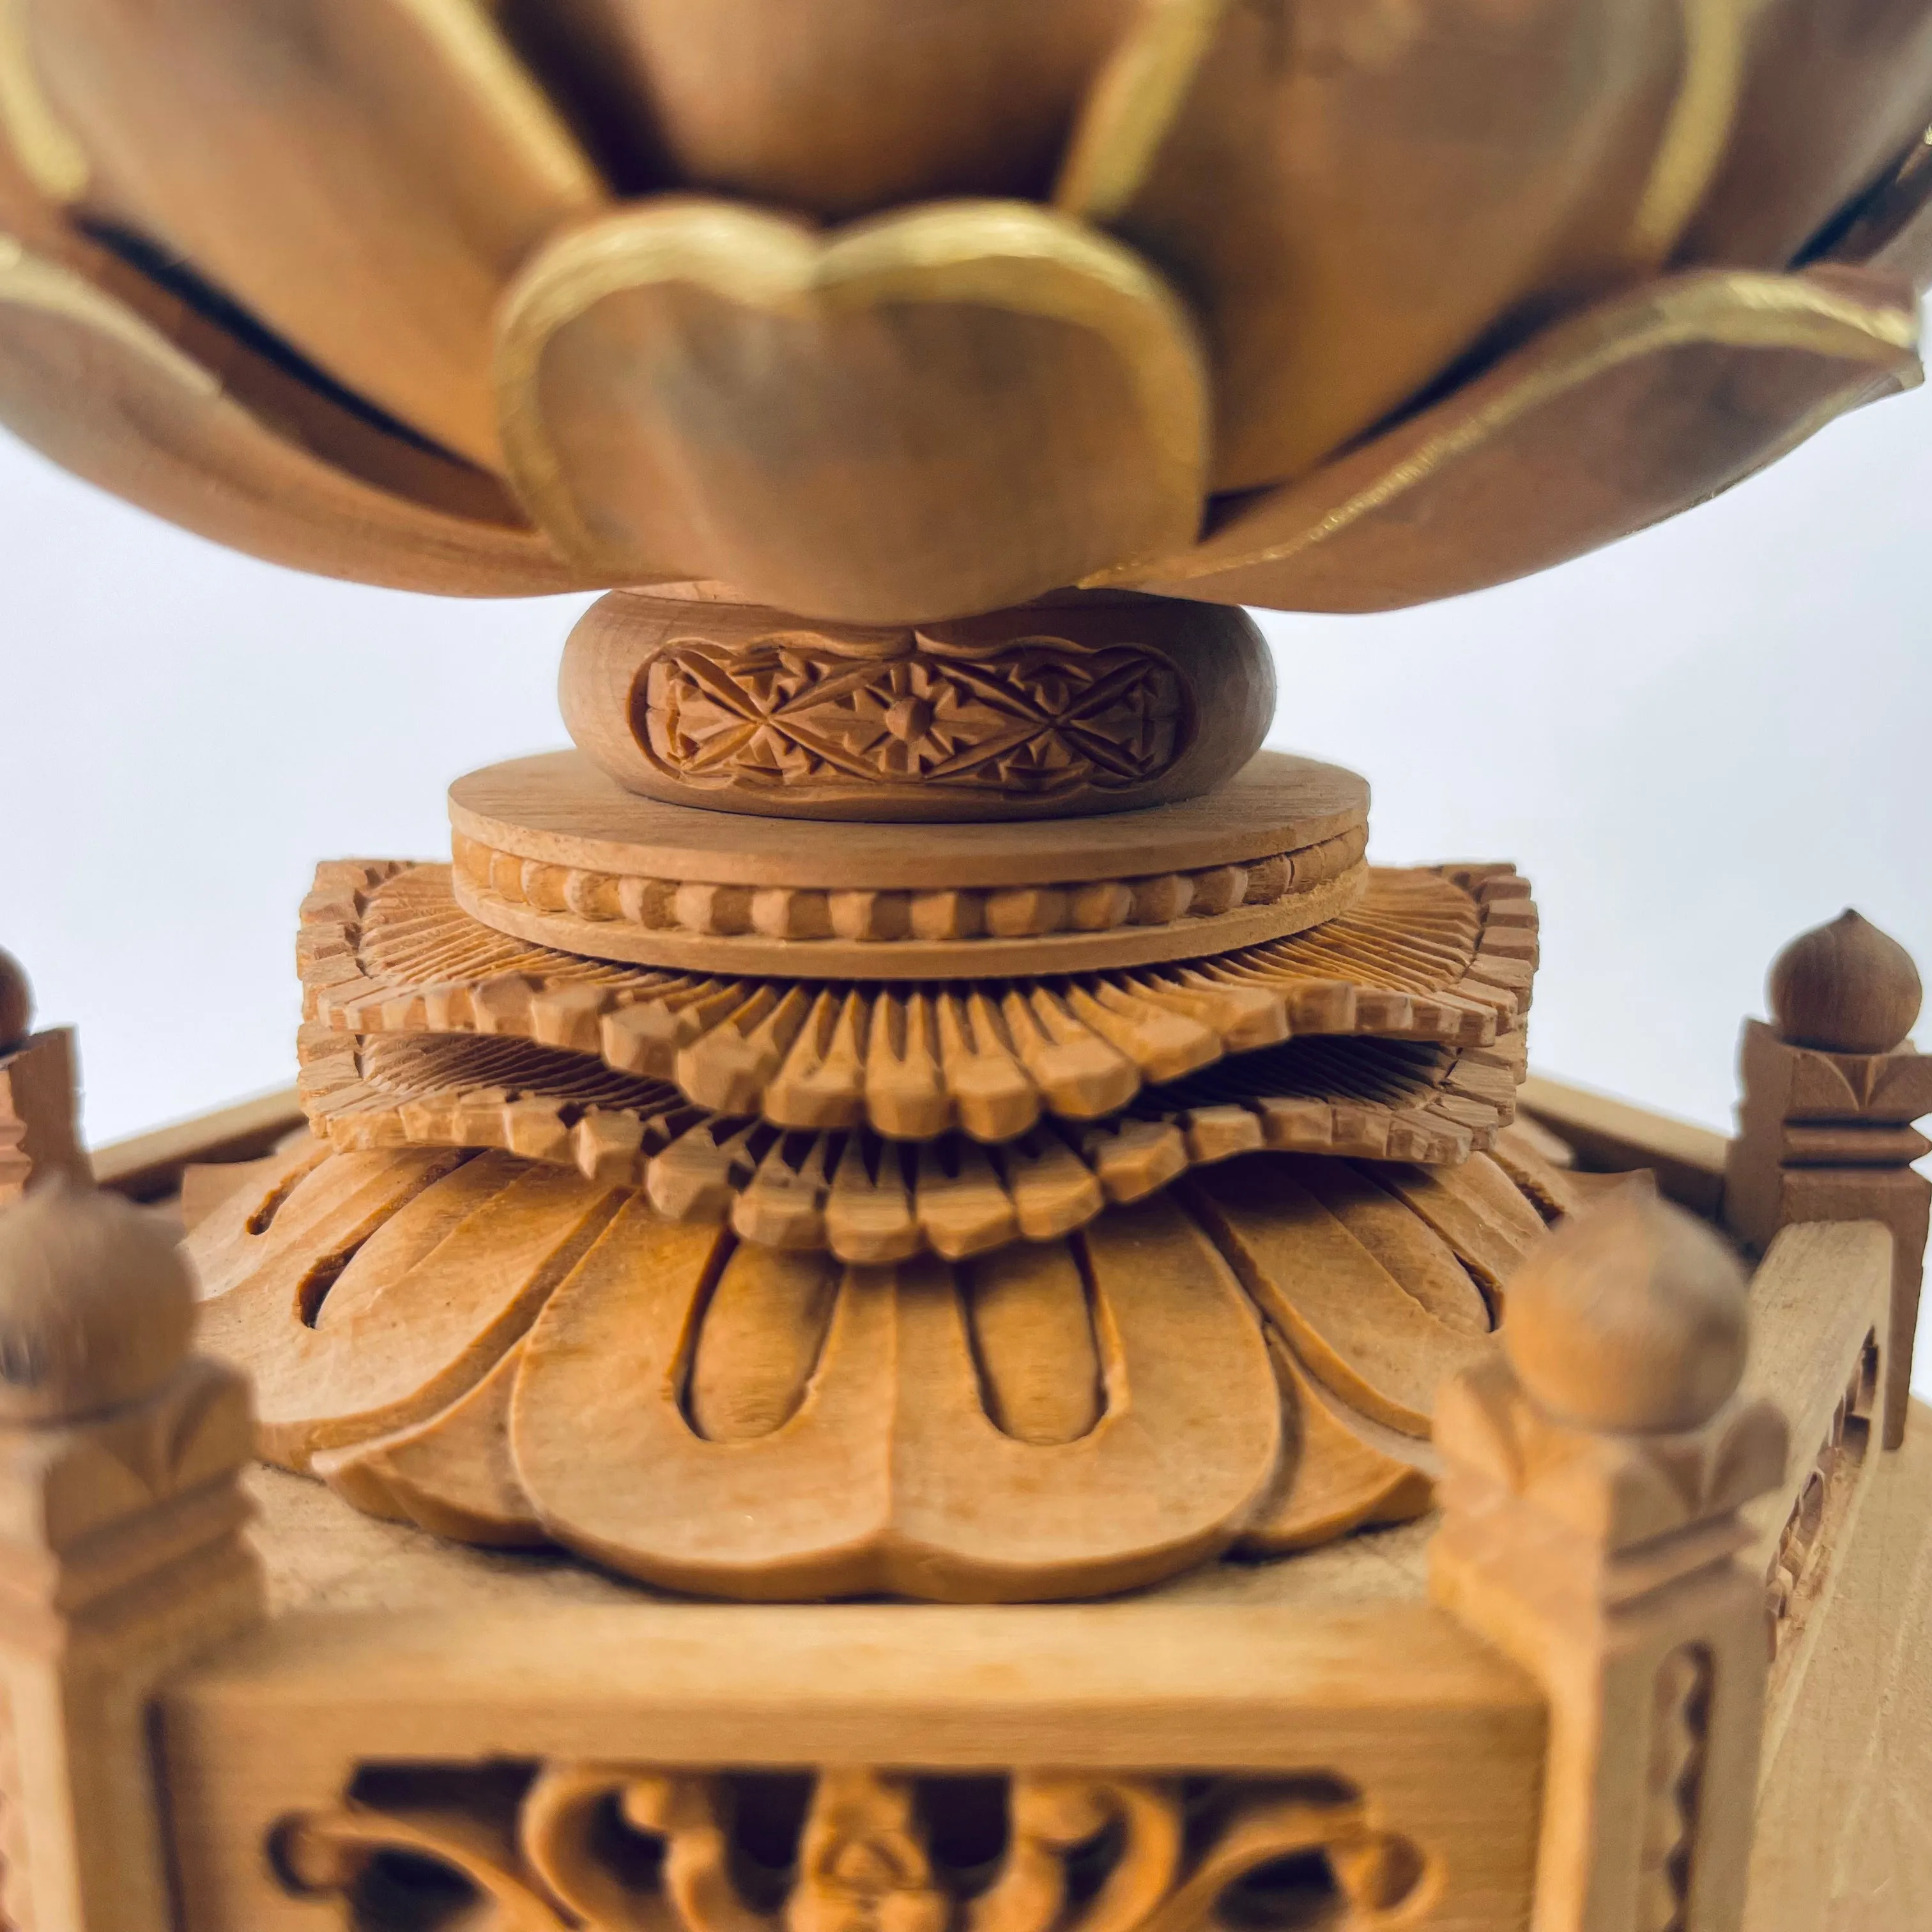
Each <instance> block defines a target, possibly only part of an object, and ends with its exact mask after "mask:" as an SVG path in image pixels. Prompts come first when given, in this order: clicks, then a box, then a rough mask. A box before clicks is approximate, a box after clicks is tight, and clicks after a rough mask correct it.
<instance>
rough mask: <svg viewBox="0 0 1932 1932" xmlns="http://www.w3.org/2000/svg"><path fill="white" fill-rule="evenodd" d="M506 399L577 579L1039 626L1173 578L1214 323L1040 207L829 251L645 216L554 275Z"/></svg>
mask: <svg viewBox="0 0 1932 1932" xmlns="http://www.w3.org/2000/svg"><path fill="white" fill-rule="evenodd" d="M499 376H500V380H501V382H502V391H503V397H504V403H505V443H506V446H507V448H508V454H509V457H510V461H511V469H512V472H513V474H514V476H515V478H516V479H517V486H518V487H519V488H520V490H521V491H522V493H523V496H524V498H525V499H526V501H527V502H529V503H531V504H532V505H533V506H534V507H535V509H536V511H537V513H538V515H539V516H540V517H541V518H542V520H544V523H546V525H547V526H548V527H549V528H550V529H553V530H554V531H555V532H556V533H557V535H558V536H559V539H560V540H561V541H562V542H563V543H564V544H565V545H566V547H568V549H569V550H570V551H571V553H572V554H573V555H574V556H579V557H581V558H583V559H585V560H586V562H594V563H595V564H597V565H600V566H601V567H602V568H604V569H606V570H607V571H608V572H609V573H610V574H612V575H613V576H614V577H619V578H625V579H629V580H637V579H640V578H646V577H653V576H655V577H674V576H688V575H692V574H695V575H698V576H702V577H718V578H722V579H724V580H727V581H728V582H730V583H733V584H735V585H736V586H738V587H739V589H742V590H744V591H745V592H748V593H749V594H750V595H753V596H754V597H757V598H762V599H763V600H764V601H767V602H769V603H772V604H776V605H778V607H781V608H783V609H787V610H797V611H800V612H802V613H805V614H806V615H808V616H843V617H849V618H852V619H856V620H857V621H859V622H880V623H887V622H910V621H916V620H918V619H922V618H930V617H938V616H944V615H946V614H947V613H949V612H951V611H956V610H982V609H988V608H991V607H995V606H996V605H998V604H1005V603H1014V602H1018V601H1022V600H1023V599H1024V598H1028V597H1031V596H1034V595H1037V594H1039V593H1040V592H1043V591H1046V590H1049V589H1052V588H1053V587H1054V586H1056V585H1058V584H1061V583H1067V582H1070V581H1071V580H1074V579H1076V578H1078V577H1082V576H1084V575H1086V574H1088V573H1089V572H1091V571H1092V570H1094V568H1097V567H1098V568H1106V561H1105V560H1107V559H1115V558H1119V557H1133V556H1141V557H1146V556H1154V555H1157V554H1158V553H1160V550H1162V548H1163V547H1166V546H1169V545H1171V544H1173V543H1174V542H1175V541H1176V540H1177V539H1179V540H1181V541H1185V540H1186V539H1187V538H1188V537H1189V536H1190V535H1192V533H1193V529H1194V526H1195V523H1196V518H1197V517H1198V515H1199V504H1200V501H1201V494H1202V482H1203V472H1204V469H1205V458H1206V449H1207V424H1206V384H1205V378H1204V376H1203V373H1202V369H1201V366H1200V362H1199V356H1198V354H1197V352H1196V345H1195V341H1194V336H1193V328H1192V326H1191V325H1190V323H1189V321H1188V320H1187V316H1186V314H1184V311H1182V309H1181V306H1180V305H1179V304H1178V302H1175V300H1174V299H1173V298H1172V296H1170V295H1169V293H1168V292H1167V290H1166V289H1165V288H1164V287H1163V286H1162V284H1160V281H1158V279H1157V278H1156V277H1154V275H1151V273H1149V272H1148V270H1147V269H1146V268H1145V266H1143V265H1142V263H1141V262H1140V261H1139V260H1138V259H1137V258H1136V257H1133V255H1130V254H1128V253H1127V251H1125V250H1124V249H1122V248H1118V247H1116V246H1115V245H1114V244H1113V243H1112V242H1107V241H1106V240H1105V239H1103V238H1102V237H1100V236H1097V235H1095V234H1093V233H1091V231H1088V230H1086V229H1082V228H1081V227H1080V226H1079V225H1078V224H1076V223H1073V222H1070V221H1067V220H1064V219H1063V218H1062V217H1059V216H1057V215H1054V214H1049V213H1048V212H1047V211H1046V210H1044V209H1041V208H1034V207H1032V206H1031V205H1028V204H1026V203H1025V202H939V203H935V204H934V205H931V206H930V207H929V208H925V209H922V210H915V211H911V212H910V213H907V214H898V215H894V216H891V217H885V218H883V219H880V220H874V221H871V222H866V223H859V224H858V225H856V226H853V227H852V228H850V229H845V230H844V231H842V232H841V233H837V234H835V235H834V236H832V237H831V238H829V239H827V240H825V241H821V240H820V239H819V238H818V236H816V235H815V234H814V233H813V232H812V231H811V229H808V228H807V227H806V226H804V225H803V224H802V223H798V222H796V221H793V220H785V219H783V218H781V217H777V216H775V215H769V214H758V213H755V212H754V211H750V210H748V209H745V208H739V207H737V206H735V205H732V204H730V203H727V202H700V201H669V202H657V203H655V204H653V205H648V206H646V207H643V208H638V209H636V210H634V211H620V212H618V213H616V214H611V215H610V216H607V217H605V218H604V220H601V221H600V222H597V223H592V224H590V225H589V226H585V227H583V228H580V229H577V230H575V231H574V232H573V233H571V234H570V235H569V236H566V237H565V239H563V240H562V241H561V242H559V243H557V244H556V245H555V246H554V247H553V248H550V249H549V250H547V251H546V252H545V253H544V254H543V255H542V256H541V257H539V258H538V260H536V261H535V263H532V265H531V266H530V269H529V272H527V274H526V275H525V276H524V277H523V280H522V281H520V283H519V284H517V287H516V289H515V290H514V292H513V293H512V295H511V299H510V301H509V303H508V307H507V308H506V310H505V315H504V320H503V350H502V361H501V363H500V365H499ZM1103 475H1104V476H1105V477H1106V478H1107V484H1106V487H1105V488H1104V489H1097V488H1095V487H1094V481H1095V479H1096V478H1097V477H1100V476H1103ZM968 506H971V507H972V508H973V510H974V514H973V515H972V516H971V517H968V516H967V515H966V514H964V512H965V511H966V509H967V508H968Z"/></svg>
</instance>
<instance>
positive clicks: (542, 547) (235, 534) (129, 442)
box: [0, 234, 583, 596]
mask: <svg viewBox="0 0 1932 1932" xmlns="http://www.w3.org/2000/svg"><path fill="white" fill-rule="evenodd" d="M64 254H65V258H64V259H62V258H56V257H54V256H52V255H50V254H37V253H34V252H32V251H29V250H28V249H27V248H24V247H23V246H22V245H21V244H20V243H19V242H16V241H14V240H13V239H12V238H11V237H10V236H6V235H4V234H0V422H4V423H5V425H6V426H7V428H9V429H10V430H12V431H13V433H14V434H16V435H17V436H18V437H20V438H21V439H22V440H23V441H24V442H26V443H30V444H31V445H32V446H33V447H34V449H37V450H39V451H40V452H41V453H42V454H43V455H46V456H48V457H50V458H52V460H54V461H55V462H56V463H60V464H61V465H62V466H64V467H65V468H66V469H71V470H72V471H73V472H74V473H75V474H76V475H80V476H83V477H85V478H86V479H87V480H88V481H89V482H92V483H95V484H98V485H100V486H101V487H102V488H103V489H106V490H112V491H113V493H115V495H116V496H123V497H125V498H126V499H127V500H128V501H129V502H132V503H136V504H138V505H139V506H140V507H141V508H143V509H146V510H150V511H153V512H154V514H156V515H157V516H160V517H166V519H167V520H169V522H171V523H179V524H180V525H181V526H183V527H184V529H190V530H193V531H194V532H196V534H197V535H202V536H205V537H208V538H212V539H213V540H214V541H216V542H217V543H223V544H227V545H229V547H231V548H233V549H236V550H245V551H246V552H248V553H249V554H250V555H251V556H260V557H265V558H266V559H269V561H270V562H275V563H283V564H287V565H291V566H292V567H293V568H296V569H298V570H310V571H317V572H319V573H320V574H323V575H325V576H330V577H353V578H355V579H356V580H359V581H361V582H364V583H377V584H385V585H389V586H392V587H394V588H396V589H409V590H425V591H435V592H443V593H446V594H450V595H487V596H523V595H535V594H536V593H538V592H549V591H556V590H564V589H573V588H575V587H577V586H579V585H580V583H582V582H583V579H582V577H580V575H579V574H576V573H574V572H573V571H571V570H570V569H569V568H567V567H566V566H565V565H563V564H562V563H561V562H559V560H558V559H556V556H554V555H553V553H552V552H551V550H550V547H549V545H548V544H547V541H545V540H544V538H542V537H541V536H540V535H538V534H537V533H536V532H534V531H532V530H530V529H528V528H526V527H524V526H521V525H520V524H519V523H512V522H511V521H509V520H508V518H509V517H511V515H512V514H513V512H512V511H511V508H510V507H509V505H508V504H507V503H505V502H504V501H503V500H502V496H501V493H500V491H499V489H498V488H497V487H496V485H495V484H494V483H493V481H492V479H490V478H488V477H487V476H484V475H481V474H480V473H479V472H473V471H471V470H469V469H466V467H465V466H462V465H459V464H458V463H453V462H452V461H450V460H448V459H446V458H441V457H439V456H437V455H434V453H432V452H427V451H425V450H422V449H419V448H417V447H416V446H413V445H412V444H410V443H407V442H406V441H405V440H403V439H401V438H400V437H395V436H391V435H389V434H386V432H384V431H382V430H380V429H378V428H374V427H373V426H371V425H369V424H368V423H367V422H364V421H363V420H362V419H360V418H359V417H358V416H356V415H355V414H354V413H353V412H351V411H350V410H346V409H344V408H343V407H341V406H339V405H338V404H334V403H332V401H329V399H328V398H326V397H324V396H323V395H320V394H319V393H317V392H313V391H310V390H308V389H305V387H304V386H303V385H302V384H301V383H299V382H298V381H296V380H293V379H291V378H290V377H289V376H288V375H287V374H286V373H285V372H284V371H281V370H280V369H278V368H275V366H274V365H272V364H270V363H269V362H266V361H265V360H264V359H263V358H261V357H260V356H256V355H255V354H254V353H253V352H252V351H251V350H248V349H246V348H245V347H243V346H242V345H241V344H239V343H237V342H236V341H234V340H233V338H229V337H226V336H225V335H223V334H222V333H221V332H220V330H218V329H215V328H214V327H212V326H210V325H209V324H208V323H206V322H205V320H202V318H199V317H196V316H195V315H194V314H193V313H192V312H191V311H187V310H185V309H184V308H182V307H181V305H180V304H179V303H178V302H174V301H173V299H172V298H170V297H168V296H165V295H163V293H161V292H160V291H159V290H154V289H153V288H151V287H148V286H146V285H145V284H142V281H141V280H140V278H139V277H138V276H137V275H133V273H132V272H130V271H127V270H126V269H124V267H123V266H121V265H120V264H118V263H115V262H114V261H113V260H112V258H108V257H102V256H101V255H100V254H99V253H98V251H86V249H84V248H81V247H80V245H74V247H73V248H71V249H68V250H67V251H64ZM82 266H87V267H89V269H93V270H95V271H96V273H83V272H82ZM97 275H98V278H97ZM493 507H494V511H495V514H496V517H499V518H500V519H501V520H487V519H488V518H490V516H491V514H492V508H493Z"/></svg>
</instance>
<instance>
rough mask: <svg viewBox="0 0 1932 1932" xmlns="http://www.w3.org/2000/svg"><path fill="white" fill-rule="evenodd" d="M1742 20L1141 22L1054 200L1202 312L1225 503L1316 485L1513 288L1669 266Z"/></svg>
mask: <svg viewBox="0 0 1932 1932" xmlns="http://www.w3.org/2000/svg"><path fill="white" fill-rule="evenodd" d="M1733 4H1734V0H1692V4H1691V5H1690V6H1689V7H1688V8H1687V7H1686V5H1685V0H1622V4H1619V5H1595V4H1591V5H1586V4H1579V0H1520V4H1517V5H1511V6H1508V7H1498V6H1496V5H1494V4H1493V0H1438V4H1436V5H1431V6H1429V7H1416V6H1413V5H1404V4H1399V0H1298V3H1297V4H1291V0H1157V4H1154V5H1150V6H1149V7H1148V8H1147V9H1146V10H1145V11H1144V13H1143V14H1142V25H1141V27H1140V29H1139V31H1138V32H1137V33H1136V35H1135V36H1134V37H1133V38H1131V39H1130V40H1127V42H1125V43H1124V44H1123V46H1121V49H1120V50H1119V51H1118V52H1117V53H1116V54H1115V57H1114V58H1113V60H1112V63H1111V64H1110V65H1109V68H1108V70H1107V71H1106V74H1105V75H1104V76H1103V79H1102V80H1101V82H1100V84H1099V86H1097V89H1096V91H1095V93H1094V96H1093V98H1092V100H1091V103H1090V104H1089V107H1088V111H1087V113H1086V114H1085V117H1084V119H1083V122H1082V127H1081V128H1080V130H1079V134H1078V136H1077V137H1076V142H1075V144H1074V146H1073V151H1072V153H1071V154H1070V158H1069V160H1068V164H1067V169H1066V171H1065V172H1064V175H1063V178H1062V179H1061V184H1060V187H1059V190H1058V195H1057V199H1058V203H1059V205H1061V207H1062V208H1065V209H1067V211H1070V212H1073V213H1076V214H1081V215H1083V216H1085V217H1086V218H1088V219H1089V220H1094V221H1097V222H1099V223H1102V224H1103V225H1104V226H1107V227H1109V228H1110V229H1112V231H1113V232H1115V233H1118V234H1119V235H1120V236H1122V237H1123V238H1124V239H1125V240H1127V241H1128V242H1130V243H1132V244H1133V245H1134V246H1135V247H1136V248H1139V250H1141V251H1142V252H1143V253H1145V254H1146V255H1147V256H1148V257H1149V258H1150V259H1151V260H1153V261H1154V263H1155V264H1156V265H1157V266H1159V267H1160V269H1162V270H1163V272H1165V273H1166V274H1167V275H1169V277H1170V278H1171V279H1172V281H1174V282H1175V284H1176V285H1177V286H1178V287H1179V288H1180V289H1181V291H1182V293H1184V295H1185V296H1187V297H1188V298H1189V299H1190V301H1191V302H1192V303H1193V306H1194V308H1195V309H1196V312H1197V313H1198V314H1200V315H1202V317H1203V318H1204V321H1205V329H1206V332H1207V335H1208V341H1209V345H1210V348H1211V353H1212V356H1213V360H1214V367H1215V371H1216V383H1217V423H1216V444H1215V456H1214V484H1215V487H1217V488H1219V489H1233V488H1244V487H1250V486H1253V485H1256V484H1264V483H1268V482H1272V481H1277V480H1279V479H1280V478H1284V477H1287V476H1291V475H1295V474H1297V473H1298V472H1301V471H1303V470H1304V469H1307V468H1308V467H1309V466H1310V464H1312V463H1314V462H1316V461H1317V460H1319V459H1320V458H1322V457H1323V456H1324V455H1326V454H1327V453H1328V452H1330V451H1331V450H1333V449H1336V448H1337V447H1338V446H1340V445H1341V444H1343V443H1346V442H1347V441H1348V440H1349V439H1351V438H1352V437H1355V436H1358V435H1359V434H1361V432H1362V431H1364V430H1366V429H1367V428H1369V427H1370V425H1373V423H1375V422H1377V421H1378V420H1379V419H1381V418H1382V417H1383V416H1385V415H1387V414H1388V413H1389V412H1390V411H1391V410H1393V409H1394V408H1395V407H1397V406H1398V405H1399V404H1401V403H1403V401H1405V400H1406V398H1409V397H1410V396H1412V395H1414V394H1415V392H1417V391H1418V389H1421V388H1423V387H1424V386H1425V385H1427V383H1430V381H1432V380H1433V379H1435V378H1436V377H1438V376H1439V375H1440V374H1442V371H1444V370H1445V368H1448V366H1449V365H1451V364H1452V363H1454V362H1455V361H1456V360H1457V358H1458V357H1459V356H1462V355H1463V354H1464V353H1466V352H1467V351H1469V350H1470V349H1472V347H1475V345H1477V344H1479V343H1480V342H1481V341H1482V340H1483V339H1484V338H1485V337H1486V336H1487V335H1488V334H1489V333H1490V332H1491V331H1492V330H1493V329H1495V328H1496V326H1498V325H1499V323H1502V322H1503V321H1504V320H1505V319H1506V318H1508V317H1509V316H1510V315H1511V313H1512V311H1515V310H1516V309H1517V308H1519V307H1520V306H1521V305H1523V304H1524V303H1525V302H1527V301H1529V299H1532V298H1534V297H1535V296H1538V295H1540V294H1542V293H1544V292H1546V291H1548V290H1553V289H1556V290H1567V289H1568V288H1569V287H1573V286H1574V285H1575V284H1577V283H1579V282H1586V283H1587V282H1589V281H1596V280H1600V279H1601V278H1602V277H1603V276H1604V275H1605V274H1606V273H1613V272H1620V271H1621V272H1628V269H1630V268H1631V267H1632V266H1635V265H1637V263H1639V262H1640V260H1641V258H1643V257H1645V256H1646V255H1649V256H1650V257H1654V258H1661V254H1663V253H1664V251H1667V249H1668V248H1669V246H1670V243H1671V242H1673V241H1674V240H1675V239H1676V233H1677V230H1678V229H1679V227H1680V226H1682V222H1683V220H1685V218H1687V217H1688V214H1689V213H1690V211H1691V208H1692V207H1693V206H1694V203H1695V199H1696V197H1697V194H1698V193H1700V192H1701V190H1702V189H1703V185H1704V183H1705V182H1706V180H1707V179H1708V178H1709V168H1710V167H1711V166H1712V165H1714V164H1715V161H1716V159H1717V156H1718V150H1719V145H1720V139H1721V132H1722V128H1723V127H1724V125H1725V124H1727V110H1728V104H1729V99H1730V94H1729V87H1728V83H1729V81H1730V80H1732V79H1733V78H1734V77H1735V71H1736V44H1735V38H1734V37H1732V38H1731V39H1730V40H1727V38H1726V37H1724V35H1723V34H1715V33H1713V32H1712V31H1708V28H1709V25H1710V23H1711V20H1712V17H1713V13H1712V10H1713V9H1715V8H1716V7H1729V6H1730V5H1733ZM1687 20H1688V23H1689V24H1690V26H1691V28H1694V29H1695V30H1696V31H1694V32H1687ZM1714 104H1715V107H1716V108H1717V109H1718V110H1719V112H1720V113H1721V116H1722V117H1723V118H1721V119H1720V121H1719V123H1718V137H1717V138H1713V137H1712V136H1711V135H1710V134H1709V129H1708V126H1707V123H1708V121H1709V110H1710V109H1711V108H1712V107H1713V105H1714ZM1660 227H1661V229H1662V230H1663V233H1662V235H1661V247H1660V246H1658V237H1657V236H1656V234H1655V233H1654V232H1653V231H1655V230H1658V229H1659V228H1660Z"/></svg>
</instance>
